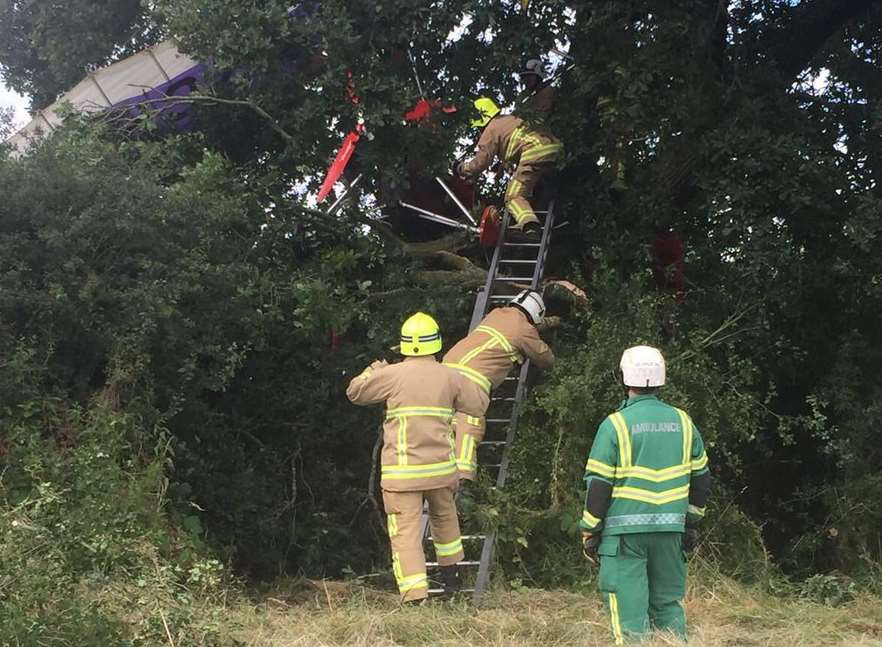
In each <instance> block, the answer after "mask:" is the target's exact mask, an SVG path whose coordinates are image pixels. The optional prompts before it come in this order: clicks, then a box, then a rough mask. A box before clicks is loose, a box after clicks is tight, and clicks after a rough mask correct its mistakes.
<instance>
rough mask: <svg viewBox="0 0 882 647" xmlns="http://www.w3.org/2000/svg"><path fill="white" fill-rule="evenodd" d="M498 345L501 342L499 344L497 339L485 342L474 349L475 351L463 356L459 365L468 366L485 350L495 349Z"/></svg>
mask: <svg viewBox="0 0 882 647" xmlns="http://www.w3.org/2000/svg"><path fill="white" fill-rule="evenodd" d="M498 343H499V342H497V341H496V340H495V339H493V338H492V337H491V338H490V339H488V340H487V341H485V342H484V343H483V344H481V345H480V346H478V347H477V348H473V349H472V350H470V351H469V352H468V353H466V354H465V355H463V356H462V359H460V360H459V363H460V364H468V363H469V362H471V361H472V360H473V359H475V358H476V357H477V356H478V355H480V354H481V353H483V352H484V351H485V350H489V349H491V348H494V347H495V346H496V345H497V344H498Z"/></svg>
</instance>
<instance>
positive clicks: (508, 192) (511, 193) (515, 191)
mask: <svg viewBox="0 0 882 647" xmlns="http://www.w3.org/2000/svg"><path fill="white" fill-rule="evenodd" d="M522 188H524V185H523V183H522V182H520V181H518V180H514V179H513V180H512V181H511V182H509V183H508V186H507V187H506V189H505V199H506V200H511V199H512V198H514V197H516V196H518V195H520V192H521V189H522Z"/></svg>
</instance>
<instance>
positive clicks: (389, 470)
mask: <svg viewBox="0 0 882 647" xmlns="http://www.w3.org/2000/svg"><path fill="white" fill-rule="evenodd" d="M455 472H456V461H455V460H454V459H453V458H451V459H450V460H449V461H444V462H443V463H427V464H425V465H383V467H382V468H381V470H380V473H381V475H382V477H383V478H384V479H393V480H403V479H422V478H431V477H433V476H448V475H449V474H453V473H455Z"/></svg>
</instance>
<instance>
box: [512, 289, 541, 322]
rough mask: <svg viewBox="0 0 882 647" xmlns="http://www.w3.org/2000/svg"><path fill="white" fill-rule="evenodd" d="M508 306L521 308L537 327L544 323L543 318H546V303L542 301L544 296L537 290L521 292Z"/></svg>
mask: <svg viewBox="0 0 882 647" xmlns="http://www.w3.org/2000/svg"><path fill="white" fill-rule="evenodd" d="M508 305H510V306H514V307H515V308H520V309H521V310H522V311H523V312H524V314H526V315H527V317H529V318H530V321H532V322H533V323H534V324H536V325H538V324H540V323H542V318H543V317H544V316H545V302H544V301H543V300H542V295H541V294H539V293H538V292H536V290H524V291H523V292H520V293H519V294H518V295H517V296H516V297H515V298H514V299H512V300H511V301H509V302H508Z"/></svg>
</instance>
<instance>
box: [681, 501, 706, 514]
mask: <svg viewBox="0 0 882 647" xmlns="http://www.w3.org/2000/svg"><path fill="white" fill-rule="evenodd" d="M704 510H705V509H704V508H699V507H698V506H697V505H692V504H691V503H690V504H689V507H688V508H686V512H688V513H689V514H694V515H695V516H696V517H703V516H704Z"/></svg>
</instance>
